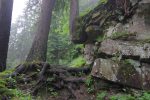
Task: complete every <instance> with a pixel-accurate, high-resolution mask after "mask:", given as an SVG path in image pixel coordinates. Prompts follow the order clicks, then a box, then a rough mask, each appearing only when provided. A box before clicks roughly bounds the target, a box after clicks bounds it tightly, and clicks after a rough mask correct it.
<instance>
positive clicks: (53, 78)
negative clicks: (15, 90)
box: [12, 62, 91, 98]
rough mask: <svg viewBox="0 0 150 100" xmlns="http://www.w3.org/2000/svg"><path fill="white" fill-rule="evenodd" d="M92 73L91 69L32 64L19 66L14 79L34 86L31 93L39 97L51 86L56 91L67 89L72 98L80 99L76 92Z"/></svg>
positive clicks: (13, 75)
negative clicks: (43, 88)
mask: <svg viewBox="0 0 150 100" xmlns="http://www.w3.org/2000/svg"><path fill="white" fill-rule="evenodd" d="M90 72H91V68H90V67H83V68H68V67H62V66H56V65H50V64H48V63H44V62H42V63H31V64H22V65H19V66H18V67H17V68H16V70H15V71H14V73H13V74H12V77H19V76H22V75H23V76H22V78H18V80H17V82H20V83H24V84H30V83H31V82H33V81H35V83H34V84H32V87H31V89H30V92H31V93H32V94H33V95H37V93H38V91H39V90H40V89H41V88H42V87H43V86H44V85H45V84H49V85H50V86H51V87H53V88H54V89H56V90H60V89H64V88H65V89H67V90H68V92H69V93H70V97H72V98H78V97H77V95H75V93H74V91H75V90H76V89H77V88H79V85H80V84H81V83H84V82H85V80H86V78H85V76H86V75H88V74H89V73H90Z"/></svg>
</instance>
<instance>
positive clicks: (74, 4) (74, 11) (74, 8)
mask: <svg viewBox="0 0 150 100" xmlns="http://www.w3.org/2000/svg"><path fill="white" fill-rule="evenodd" d="M78 16H79V1H78V0H71V1H70V33H73V32H75V19H76V18H77V17H78Z"/></svg>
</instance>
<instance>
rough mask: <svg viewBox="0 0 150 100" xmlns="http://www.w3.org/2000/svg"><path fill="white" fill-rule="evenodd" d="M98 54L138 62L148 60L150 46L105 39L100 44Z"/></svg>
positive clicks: (149, 58)
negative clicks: (121, 57)
mask: <svg viewBox="0 0 150 100" xmlns="http://www.w3.org/2000/svg"><path fill="white" fill-rule="evenodd" d="M98 52H99V53H105V54H107V55H111V56H119V55H120V56H123V57H127V58H135V59H139V60H145V61H147V62H149V60H150V44H149V43H145V44H140V43H135V42H128V41H119V40H111V39H107V40H104V41H103V42H102V43H101V46H100V48H99V51H98Z"/></svg>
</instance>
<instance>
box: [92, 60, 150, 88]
mask: <svg viewBox="0 0 150 100" xmlns="http://www.w3.org/2000/svg"><path fill="white" fill-rule="evenodd" d="M137 63H138V62H136V61H134V60H131V62H129V61H128V62H127V61H113V60H111V59H101V58H99V59H96V60H95V62H94V65H93V70H92V75H93V76H95V77H98V78H101V79H105V80H109V81H112V82H116V83H120V84H123V85H126V86H130V87H133V88H139V89H146V90H149V89H150V66H149V65H147V64H146V65H145V64H140V63H138V64H137ZM136 64H137V66H136Z"/></svg>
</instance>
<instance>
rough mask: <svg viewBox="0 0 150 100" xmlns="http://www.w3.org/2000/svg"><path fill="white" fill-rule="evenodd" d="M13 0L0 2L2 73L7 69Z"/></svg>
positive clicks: (0, 56)
mask: <svg viewBox="0 0 150 100" xmlns="http://www.w3.org/2000/svg"><path fill="white" fill-rule="evenodd" d="M12 7H13V0H0V71H4V70H5V69H6V59H7V51H8V42H9V35H10V27H11V16H12Z"/></svg>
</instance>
